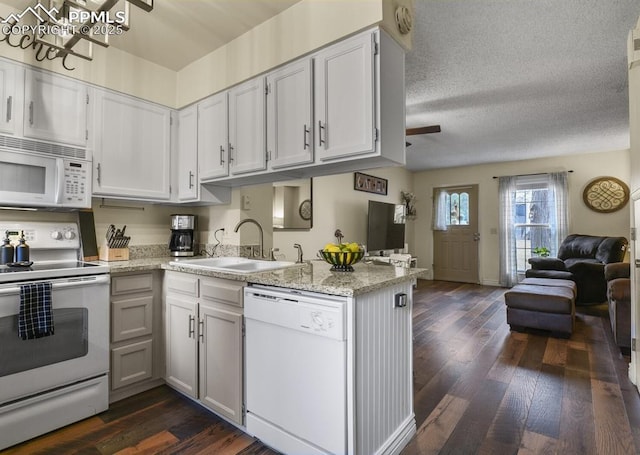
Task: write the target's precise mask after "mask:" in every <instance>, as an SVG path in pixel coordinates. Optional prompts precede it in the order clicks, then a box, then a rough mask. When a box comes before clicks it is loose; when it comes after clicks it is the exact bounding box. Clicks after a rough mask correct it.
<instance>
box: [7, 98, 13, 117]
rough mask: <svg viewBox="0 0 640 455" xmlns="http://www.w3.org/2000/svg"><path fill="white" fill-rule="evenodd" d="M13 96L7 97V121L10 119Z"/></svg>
mask: <svg viewBox="0 0 640 455" xmlns="http://www.w3.org/2000/svg"><path fill="white" fill-rule="evenodd" d="M12 108H13V96H9V97H8V98H7V123H9V122H10V121H11V114H12V113H11V111H12V110H13V109H12Z"/></svg>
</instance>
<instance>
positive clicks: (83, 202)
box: [0, 149, 92, 208]
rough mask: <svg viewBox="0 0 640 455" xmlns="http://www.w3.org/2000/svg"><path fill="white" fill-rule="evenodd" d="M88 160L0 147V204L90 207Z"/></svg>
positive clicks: (89, 166) (89, 163)
mask: <svg viewBox="0 0 640 455" xmlns="http://www.w3.org/2000/svg"><path fill="white" fill-rule="evenodd" d="M91 170H92V166H91V162H90V161H86V160H78V159H73V158H62V157H56V156H46V155H39V154H37V153H25V152H12V151H7V150H1V149H0V206H10V207H53V208H90V207H91V181H92V180H91Z"/></svg>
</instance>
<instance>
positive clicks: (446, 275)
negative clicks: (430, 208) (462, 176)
mask: <svg viewBox="0 0 640 455" xmlns="http://www.w3.org/2000/svg"><path fill="white" fill-rule="evenodd" d="M434 200H435V201H436V206H439V210H436V212H438V213H440V214H441V215H440V216H441V219H440V220H439V222H438V223H436V227H437V228H438V229H436V230H434V231H433V279H434V280H442V281H459V282H463V283H478V282H479V273H478V242H479V240H480V234H479V232H478V185H465V186H457V187H447V188H434ZM434 216H437V213H434Z"/></svg>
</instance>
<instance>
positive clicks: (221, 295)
mask: <svg viewBox="0 0 640 455" xmlns="http://www.w3.org/2000/svg"><path fill="white" fill-rule="evenodd" d="M243 288H244V282H238V283H237V284H236V283H235V282H233V281H227V280H218V279H215V278H206V279H205V278H203V279H201V280H200V297H201V298H202V299H203V300H213V301H216V302H221V303H226V304H227V305H234V306H238V307H242V289H243Z"/></svg>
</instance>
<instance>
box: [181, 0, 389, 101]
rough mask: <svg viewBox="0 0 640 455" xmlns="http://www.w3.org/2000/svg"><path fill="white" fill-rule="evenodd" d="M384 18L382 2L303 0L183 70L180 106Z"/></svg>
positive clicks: (374, 0) (377, 0)
mask: <svg viewBox="0 0 640 455" xmlns="http://www.w3.org/2000/svg"><path fill="white" fill-rule="evenodd" d="M385 1H391V0H385ZM394 1H396V0H394ZM382 19H383V12H382V3H381V0H349V1H335V0H333V1H332V0H323V1H319V0H302V1H301V2H299V3H296V4H295V5H293V6H292V7H290V8H288V9H286V10H284V11H283V12H282V13H280V14H278V15H277V16H275V17H273V18H271V19H270V20H268V21H266V22H264V23H262V24H260V25H258V26H257V27H255V28H253V29H252V30H250V31H248V32H247V33H245V34H243V35H242V36H240V37H238V38H236V39H235V40H233V41H231V42H230V43H229V44H227V45H226V46H223V47H221V48H220V49H218V50H216V51H214V52H212V53H210V54H208V55H205V56H204V57H202V58H201V59H199V60H197V61H195V62H194V63H192V64H191V65H188V66H187V67H185V68H183V69H182V70H180V71H179V72H178V100H177V105H178V106H179V107H182V106H185V105H187V104H190V103H193V102H195V101H197V100H199V99H202V98H204V97H206V96H208V95H211V94H212V93H216V92H219V91H221V90H223V89H225V88H227V87H230V86H232V85H234V84H237V83H238V82H241V81H244V80H246V79H249V78H251V77H253V76H256V75H258V74H260V73H263V72H265V71H267V70H269V69H271V68H273V67H275V66H278V65H281V64H283V63H285V62H287V61H289V60H293V59H295V58H297V57H300V56H302V55H304V54H307V53H309V52H311V51H313V50H315V49H318V48H320V47H322V46H324V45H326V44H328V43H331V42H333V41H336V40H338V39H340V38H342V37H344V36H347V35H349V34H352V33H354V32H356V31H358V30H362V29H364V28H366V27H369V26H372V25H374V24H377V23H379V22H381V21H382Z"/></svg>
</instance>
